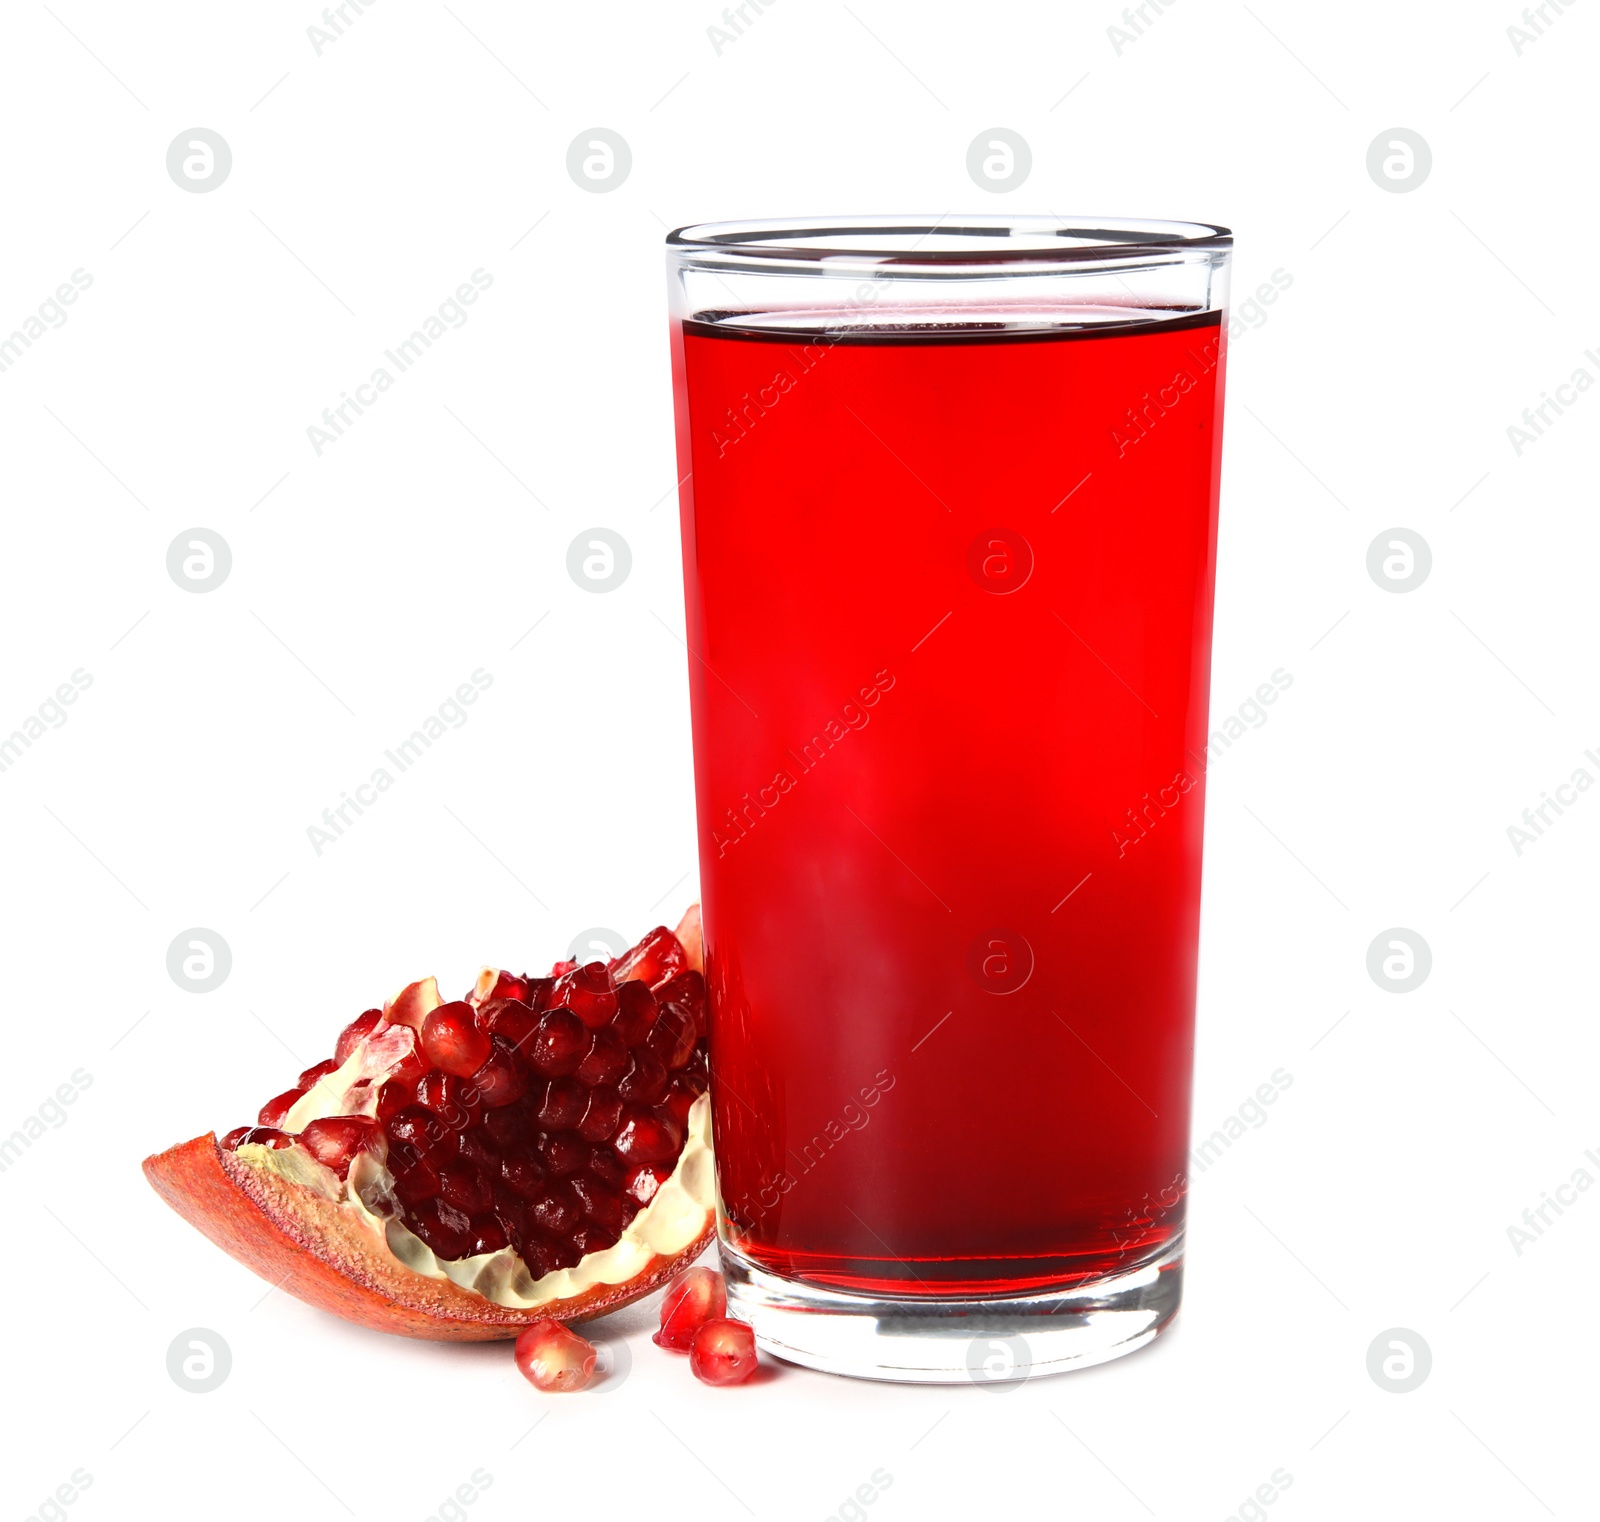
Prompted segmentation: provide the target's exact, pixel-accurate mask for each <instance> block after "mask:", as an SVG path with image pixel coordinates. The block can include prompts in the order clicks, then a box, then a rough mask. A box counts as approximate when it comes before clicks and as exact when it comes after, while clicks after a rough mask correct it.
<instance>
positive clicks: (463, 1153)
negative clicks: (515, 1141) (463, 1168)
mask: <svg viewBox="0 0 1600 1522" xmlns="http://www.w3.org/2000/svg"><path fill="white" fill-rule="evenodd" d="M456 1156H457V1157H459V1158H460V1159H461V1160H462V1161H463V1162H467V1163H471V1164H472V1165H473V1166H474V1167H475V1168H477V1169H478V1170H479V1171H480V1172H482V1173H485V1174H488V1175H489V1176H491V1177H492V1176H493V1175H494V1174H496V1173H498V1172H499V1171H500V1149H499V1147H497V1146H496V1145H495V1140H494V1137H492V1136H491V1135H490V1134H489V1132H488V1130H487V1129H486V1128H484V1127H483V1126H474V1127H473V1128H472V1129H471V1130H470V1131H463V1132H462V1133H461V1135H460V1137H459V1139H458V1140H457V1142H456Z"/></svg>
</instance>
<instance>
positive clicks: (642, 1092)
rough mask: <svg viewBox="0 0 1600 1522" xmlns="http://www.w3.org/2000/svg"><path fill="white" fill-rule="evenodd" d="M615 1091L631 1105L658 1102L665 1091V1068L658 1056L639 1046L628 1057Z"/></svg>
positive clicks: (664, 1095) (664, 1094) (662, 1097)
mask: <svg viewBox="0 0 1600 1522" xmlns="http://www.w3.org/2000/svg"><path fill="white" fill-rule="evenodd" d="M617 1092H618V1093H619V1094H621V1095H622V1097H623V1099H624V1100H625V1101H626V1102H627V1103H628V1104H631V1105H653V1104H659V1103H660V1102H661V1100H662V1099H664V1098H665V1097H666V1093H667V1070H666V1068H664V1067H663V1066H662V1065H661V1061H660V1059H659V1058H658V1057H655V1056H653V1055H652V1054H651V1053H650V1051H649V1050H648V1049H647V1048H645V1047H639V1048H637V1049H636V1050H635V1051H634V1052H633V1053H632V1054H631V1056H630V1058H629V1062H628V1071H627V1072H626V1073H624V1074H623V1075H622V1081H621V1082H620V1083H619V1084H618V1085H617Z"/></svg>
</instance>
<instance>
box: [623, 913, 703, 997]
mask: <svg viewBox="0 0 1600 1522" xmlns="http://www.w3.org/2000/svg"><path fill="white" fill-rule="evenodd" d="M688 965H689V956H688V953H687V952H685V951H684V949H683V946H682V944H681V943H680V942H679V940H678V938H677V936H675V935H674V934H673V933H672V932H671V931H670V930H668V929H667V927H666V926H665V925H657V926H656V928H655V929H654V930H652V931H650V933H649V934H648V935H646V936H645V937H644V939H643V940H641V941H640V942H639V944H638V945H637V946H635V947H634V948H633V949H632V950H631V951H625V952H623V953H622V955H621V956H620V957H618V958H617V959H616V961H614V962H613V963H612V964H611V967H610V972H611V980H612V982H614V983H625V982H627V981H628V979H630V978H638V979H639V980H640V981H641V982H644V983H649V984H652V985H654V984H656V983H660V982H663V981H665V980H666V979H667V978H670V977H672V976H673V975H674V974H675V973H679V972H682V971H683V969H684V968H686V967H687V966H688Z"/></svg>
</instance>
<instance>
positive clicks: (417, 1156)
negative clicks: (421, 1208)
mask: <svg viewBox="0 0 1600 1522" xmlns="http://www.w3.org/2000/svg"><path fill="white" fill-rule="evenodd" d="M398 1151H399V1148H395V1149H392V1150H391V1151H390V1153H389V1159H388V1163H389V1174H390V1177H391V1178H392V1179H393V1181H394V1192H395V1195H396V1197H397V1198H398V1199H399V1201H400V1203H401V1204H402V1205H420V1204H421V1203H422V1202H423V1201H424V1200H431V1199H433V1198H434V1196H435V1195H437V1194H438V1193H439V1185H440V1177H439V1170H438V1169H437V1168H436V1167H435V1166H434V1165H433V1163H432V1162H431V1161H429V1159H428V1158H427V1157H426V1156H425V1155H423V1154H421V1153H418V1152H416V1151H415V1149H413V1148H409V1147H408V1148H406V1151H407V1153H408V1154H409V1155H408V1156H407V1157H406V1158H404V1159H403V1160H402V1159H401V1158H399V1157H397V1156H396V1153H397V1152H398Z"/></svg>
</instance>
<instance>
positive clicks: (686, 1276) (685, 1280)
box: [652, 1268, 728, 1353]
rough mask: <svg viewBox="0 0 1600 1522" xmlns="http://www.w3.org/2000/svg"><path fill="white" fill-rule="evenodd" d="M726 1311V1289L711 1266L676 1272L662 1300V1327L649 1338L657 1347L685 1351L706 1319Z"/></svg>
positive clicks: (718, 1318)
mask: <svg viewBox="0 0 1600 1522" xmlns="http://www.w3.org/2000/svg"><path fill="white" fill-rule="evenodd" d="M727 1314H728V1288H727V1285H726V1284H724V1283H723V1279H722V1275H721V1274H719V1273H718V1272H717V1271H716V1270H715V1269H712V1268H691V1269H689V1270H688V1271H687V1272H685V1273H681V1274H679V1275H678V1277H677V1278H676V1279H674V1280H673V1281H672V1283H671V1285H669V1286H668V1288H667V1293H666V1295H665V1296H664V1297H663V1299H662V1301H661V1330H660V1331H658V1332H657V1333H656V1334H655V1337H654V1338H653V1339H652V1340H653V1341H654V1342H655V1344H656V1346H657V1347H662V1348H673V1349H675V1350H676V1351H677V1352H680V1353H686V1352H688V1350H689V1344H690V1343H691V1342H693V1341H694V1334H695V1333H696V1332H697V1331H698V1330H699V1329H700V1328H701V1327H702V1326H703V1325H704V1324H705V1323H706V1322H708V1321H719V1320H721V1319H722V1318H724V1317H725V1316H726V1315H727Z"/></svg>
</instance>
